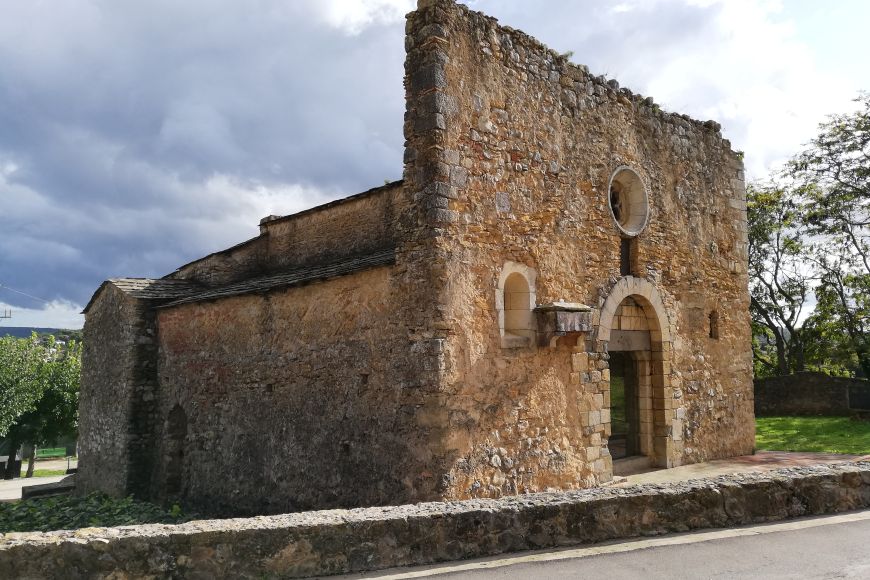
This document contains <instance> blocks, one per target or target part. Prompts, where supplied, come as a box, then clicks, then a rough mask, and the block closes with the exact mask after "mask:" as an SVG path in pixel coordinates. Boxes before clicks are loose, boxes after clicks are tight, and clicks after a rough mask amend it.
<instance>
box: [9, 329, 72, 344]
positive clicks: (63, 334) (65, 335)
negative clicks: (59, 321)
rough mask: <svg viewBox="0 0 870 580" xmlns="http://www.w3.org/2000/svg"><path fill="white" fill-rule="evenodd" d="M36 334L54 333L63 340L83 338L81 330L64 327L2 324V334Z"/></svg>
mask: <svg viewBox="0 0 870 580" xmlns="http://www.w3.org/2000/svg"><path fill="white" fill-rule="evenodd" d="M33 332H35V333H36V334H53V335H55V336H56V337H57V338H59V339H61V340H69V339H70V338H73V339H75V340H77V341H80V340H81V339H82V331H81V330H67V329H64V328H35V327H32V326H0V336H14V337H16V338H27V337H28V336H30V334H31V333H33Z"/></svg>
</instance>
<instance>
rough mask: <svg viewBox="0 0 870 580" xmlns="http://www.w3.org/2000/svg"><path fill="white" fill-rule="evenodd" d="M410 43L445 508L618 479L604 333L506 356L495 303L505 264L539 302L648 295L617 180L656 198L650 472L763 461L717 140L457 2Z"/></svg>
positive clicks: (645, 249)
mask: <svg viewBox="0 0 870 580" xmlns="http://www.w3.org/2000/svg"><path fill="white" fill-rule="evenodd" d="M406 30H407V39H406V48H407V49H408V63H409V64H408V66H407V67H406V87H408V115H407V118H406V134H408V133H409V131H410V134H411V135H413V137H414V140H412V141H409V147H408V155H409V156H410V157H411V158H413V159H414V160H415V162H416V166H417V168H418V172H419V173H420V175H422V176H423V177H424V178H425V181H426V183H427V186H426V188H425V189H424V190H423V191H422V192H421V194H420V196H419V199H420V200H421V202H422V203H423V204H424V205H425V206H426V207H428V208H429V214H428V215H429V216H430V219H431V220H432V221H433V223H434V228H435V232H437V236H438V237H437V243H436V247H437V248H441V250H440V252H441V253H440V254H439V253H436V259H438V260H439V262H441V260H442V256H443V264H444V269H443V271H439V272H437V275H438V287H439V288H443V290H442V291H441V292H440V294H439V296H438V304H439V312H440V313H441V317H442V320H440V321H439V325H440V327H441V328H444V330H445V333H444V338H445V341H444V356H443V362H442V364H443V371H442V376H443V390H444V392H445V396H444V397H443V398H442V399H441V406H440V408H435V409H434V410H433V412H435V413H436V414H437V415H438V416H439V418H440V420H441V421H443V422H444V423H445V424H446V425H447V426H448V431H449V434H450V437H449V438H448V439H447V440H445V441H444V442H443V447H442V448H441V450H440V451H439V452H438V453H439V454H440V455H442V456H443V457H444V458H445V461H446V462H447V465H448V468H449V470H448V473H447V474H446V476H445V484H446V490H445V492H446V493H445V495H446V497H451V498H468V497H499V496H500V495H502V494H511V493H516V492H518V491H519V492H523V491H532V492H534V491H542V490H547V489H551V488H567V487H582V486H591V485H596V484H598V483H601V482H604V481H607V480H608V479H609V477H610V457H609V454H608V450H607V447H606V440H607V437H608V435H609V427H610V425H609V417H608V414H609V409H608V407H609V405H608V401H607V398H608V396H607V395H608V389H609V382H608V354H607V344H606V342H603V341H596V340H595V336H594V333H590V334H589V335H587V336H585V337H584V340H581V341H580V343H577V342H576V337H575V342H574V343H569V342H568V341H561V342H560V343H559V344H558V345H557V346H556V347H555V348H536V347H534V346H530V347H523V348H502V346H501V337H500V334H499V324H498V311H497V302H496V296H495V293H496V288H497V283H498V279H499V275H500V273H501V271H502V268H503V267H504V266H505V264H507V263H508V262H515V263H519V264H522V265H524V266H526V267H529V268H531V269H533V270H534V271H535V272H536V274H537V287H536V288H534V289H533V291H534V292H535V293H536V296H537V302H538V303H539V304H542V303H548V302H555V301H560V300H566V301H569V302H580V303H585V304H589V305H590V306H592V307H594V308H597V309H603V307H604V305H605V301H606V299H607V296H608V295H609V294H610V293H611V292H613V291H614V289H615V288H616V287H617V284H618V282H619V281H626V280H628V281H630V282H632V283H634V282H635V281H634V280H630V279H629V278H620V274H619V272H620V270H619V264H620V258H619V256H620V253H619V252H620V234H619V231H618V229H617V228H616V226H615V224H614V223H613V220H612V217H611V215H610V210H609V206H608V197H609V196H608V191H607V190H608V182H609V181H608V180H609V178H610V176H611V174H612V173H613V171H614V170H615V169H616V168H617V167H620V166H629V167H631V168H633V169H634V170H635V171H636V172H637V173H638V174H639V175H640V176H641V179H642V180H643V182H644V183H645V185H646V187H647V189H648V191H649V197H650V199H649V202H650V206H651V209H650V212H651V217H650V222H649V226H648V227H647V229H646V231H644V232H643V233H642V234H641V235H640V236H639V237H638V238H637V246H638V247H637V250H636V255H635V256H634V257H633V262H635V268H636V270H637V271H636V272H634V274H635V276H636V281H637V284H636V285H637V286H638V287H641V286H643V284H646V283H648V286H647V288H652V289H654V290H655V294H656V296H657V297H660V298H657V299H656V300H660V302H661V304H662V308H663V309H664V312H662V313H661V314H662V316H664V319H665V321H666V324H667V326H668V328H667V329H666V330H667V331H668V332H669V334H670V336H671V337H672V341H670V342H667V343H665V344H658V345H656V346H655V348H653V349H652V350H653V352H652V353H651V357H652V360H651V361H650V363H649V364H650V368H651V373H652V375H653V376H652V379H651V383H652V384H651V388H652V389H655V390H656V392H657V393H658V395H659V396H657V397H654V401H655V405H656V409H654V411H655V415H656V417H657V419H656V423H657V426H656V431H657V432H656V433H655V436H656V438H657V444H656V447H655V449H656V452H655V457H654V459H655V461H656V462H657V463H658V464H661V465H669V466H671V465H679V464H681V463H692V462H697V461H703V460H707V459H712V458H718V457H727V456H732V455H739V454H745V453H750V452H751V451H752V447H753V444H754V423H753V405H752V378H751V352H750V349H749V344H750V342H749V341H750V327H749V315H748V306H749V296H748V289H747V288H748V279H747V270H746V256H747V253H746V252H747V245H746V244H747V238H746V215H745V208H746V203H745V190H744V183H743V164H742V161H741V159H740V156H739V155H738V154H737V153H735V152H733V151H732V150H731V148H730V143H729V142H728V141H727V140H725V139H723V138H722V136H721V134H720V132H719V129H720V128H719V125H718V124H716V123H715V122H712V121H708V122H698V121H695V120H693V119H690V118H689V117H687V116H685V115H677V114H671V113H667V112H665V111H663V110H662V109H661V108H660V107H659V106H658V105H656V104H655V103H654V102H653V101H652V99H650V98H644V97H642V96H640V95H636V94H634V93H632V92H631V91H629V90H627V89H624V88H620V87H619V85H618V83H617V82H616V81H614V80H608V79H605V78H604V77H600V76H595V75H593V74H591V73H590V72H589V71H588V69H586V68H585V67H583V66H576V65H573V64H571V63H570V62H568V61H567V59H566V58H565V57H564V56H560V55H558V54H556V53H555V52H553V51H552V50H549V49H547V48H546V47H545V46H543V45H542V44H541V43H539V42H538V41H537V40H535V39H533V38H531V37H529V36H528V35H526V34H523V33H522V32H519V31H517V30H514V29H511V28H508V27H504V26H499V25H498V23H497V21H496V20H495V19H493V18H490V17H487V16H485V15H483V14H480V13H477V12H473V11H471V10H469V9H468V8H467V7H465V6H462V5H460V4H457V3H455V2H453V1H451V0H421V1H420V2H419V9H418V11H416V12H414V13H412V14H410V15H409V17H408V23H407V29H406ZM581 58H582V55H581ZM407 180H408V176H407V174H406V181H407ZM649 293H650V296H642V298H644V299H645V300H647V302H652V301H653V300H652V292H649ZM615 308H616V305H614V310H615ZM713 311H716V312H717V313H718V320H719V329H718V330H719V332H718V335H719V337H718V338H717V339H716V338H711V337H710V336H709V328H708V327H709V318H708V317H709V315H710V314H711V313H712V312H713ZM604 312H606V311H604V310H601V315H602V316H603V315H604ZM609 314H610V315H612V314H613V312H609ZM646 314H647V316H649V315H650V313H649V312H647V313H646ZM598 322H599V320H596V323H598ZM580 354H582V355H583V360H579V359H578V358H576V357H575V355H580ZM665 440H666V441H665Z"/></svg>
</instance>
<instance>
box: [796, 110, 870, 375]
mask: <svg viewBox="0 0 870 580" xmlns="http://www.w3.org/2000/svg"><path fill="white" fill-rule="evenodd" d="M856 101H857V102H858V104H859V107H858V110H857V111H855V112H853V113H850V114H845V115H834V116H832V117H830V118H829V120H828V121H827V122H825V123H823V124H822V125H821V127H820V132H819V135H818V136H817V137H816V138H815V139H813V140H812V141H811V142H810V145H809V147H808V148H807V149H806V150H805V151H803V152H802V153H800V154H799V155H798V156H796V157H795V158H794V159H793V160H792V161H791V163H790V165H789V173H790V176H791V177H792V178H793V179H794V180H795V182H796V183H797V184H799V186H800V190H799V191H800V195H801V198H802V201H803V205H802V212H801V213H802V221H803V224H804V226H805V228H806V234H807V236H808V239H810V240H812V244H811V245H812V256H813V260H812V262H813V264H814V266H815V268H816V270H817V273H818V277H819V280H820V283H819V286H818V287H817V288H816V294H817V298H818V301H819V308H818V314H817V315H818V316H824V317H825V319H824V320H816V321H815V323H814V324H815V326H823V325H822V324H821V323H822V322H826V323H829V324H830V323H833V324H835V325H836V327H839V329H840V333H841V334H842V336H843V337H845V338H846V339H847V341H846V343H845V344H846V345H847V347H848V348H849V349H850V350H851V353H852V355H853V356H854V358H855V359H856V360H857V363H858V365H859V366H860V368H861V369H862V371H863V373H864V375H865V376H868V377H870V344H868V339H867V329H868V326H870V323H868V310H870V93H863V94H862V95H861V96H860V97H859V98H858V99H856Z"/></svg>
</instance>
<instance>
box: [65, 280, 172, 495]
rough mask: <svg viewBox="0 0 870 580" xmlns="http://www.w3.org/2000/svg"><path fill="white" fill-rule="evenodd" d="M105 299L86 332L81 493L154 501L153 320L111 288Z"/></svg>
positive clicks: (142, 304)
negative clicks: (151, 494) (97, 492)
mask: <svg viewBox="0 0 870 580" xmlns="http://www.w3.org/2000/svg"><path fill="white" fill-rule="evenodd" d="M99 292H100V293H99V295H98V297H97V299H96V301H95V302H94V303H93V304H92V305H91V306H90V308H89V310H88V313H87V318H86V322H85V326H84V339H83V344H84V351H83V352H82V388H81V393H80V396H79V401H80V402H79V441H78V449H79V470H78V474H77V482H76V488H77V490H78V491H79V492H81V493H89V492H91V491H102V492H105V493H108V494H111V495H115V496H125V495H129V494H135V495H137V496H139V497H148V496H149V494H150V493H151V488H150V485H151V470H152V469H153V466H154V447H155V445H156V441H155V439H154V437H155V427H156V424H157V423H158V421H159V417H158V415H157V410H156V407H157V399H158V396H159V395H158V384H157V356H156V354H157V342H156V338H157V337H156V330H155V327H154V312H153V310H152V309H151V306H152V304H151V303H150V302H149V301H148V300H141V299H137V298H133V297H132V296H129V295H126V294H125V293H124V292H122V291H120V290H118V289H117V288H116V287H115V286H113V285H112V284H107V285H106V287H105V288H104V289H103V290H101V291H99Z"/></svg>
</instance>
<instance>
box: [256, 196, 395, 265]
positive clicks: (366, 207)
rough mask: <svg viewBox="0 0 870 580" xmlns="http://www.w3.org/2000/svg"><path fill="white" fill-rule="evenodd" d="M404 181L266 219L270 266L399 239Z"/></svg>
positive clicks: (360, 250) (309, 260)
mask: <svg viewBox="0 0 870 580" xmlns="http://www.w3.org/2000/svg"><path fill="white" fill-rule="evenodd" d="M404 204H405V201H404V192H403V190H402V184H401V182H395V183H391V184H389V185H385V186H383V187H380V188H377V189H376V190H373V191H372V192H370V193H368V192H367V193H365V194H361V196H359V197H356V198H354V199H351V200H348V201H342V202H340V203H336V204H334V205H332V206H331V207H329V208H328V209H327V210H325V211H324V210H317V209H315V210H314V211H307V212H302V213H301V214H297V215H293V216H288V217H287V218H282V219H278V220H275V221H273V222H269V223H267V224H265V227H266V231H267V232H268V241H269V261H268V266H269V268H271V269H281V268H287V267H293V266H298V265H304V264H310V263H317V262H323V261H331V260H336V259H340V258H342V257H345V256H354V255H363V254H367V253H371V252H374V251H377V250H382V249H384V248H389V247H393V246H395V245H396V242H397V240H396V232H397V229H396V227H395V223H396V221H397V220H398V218H399V216H401V215H402V214H403V212H404V211H405V210H404V208H403V206H404Z"/></svg>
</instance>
